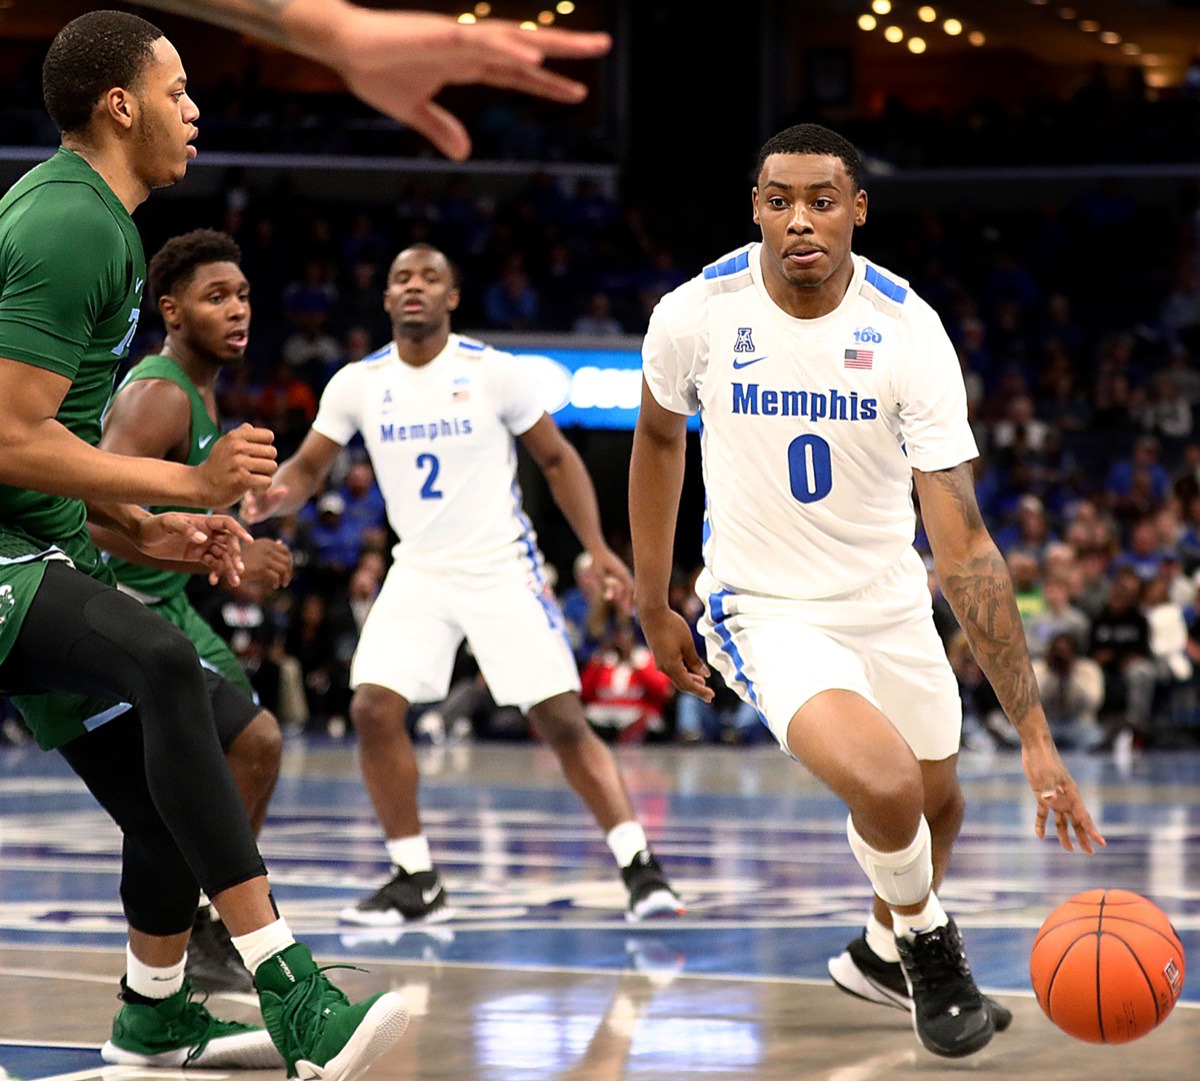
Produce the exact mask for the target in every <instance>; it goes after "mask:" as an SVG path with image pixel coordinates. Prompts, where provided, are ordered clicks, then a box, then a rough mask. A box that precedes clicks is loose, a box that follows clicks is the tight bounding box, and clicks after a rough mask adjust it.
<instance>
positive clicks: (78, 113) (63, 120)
mask: <svg viewBox="0 0 1200 1081" xmlns="http://www.w3.org/2000/svg"><path fill="white" fill-rule="evenodd" d="M162 36H163V32H162V31H161V30H160V29H159V28H158V27H157V26H155V25H154V24H153V23H150V22H147V21H146V20H145V19H141V18H139V17H138V16H136V15H129V14H127V13H125V12H123V11H90V12H88V13H87V14H86V15H80V16H79V18H78V19H72V20H71V21H70V22H69V23H67V25H66V26H64V27H63V28H62V29H61V30H60V31H59V32H58V34H57V35H56V36H55V38H54V40H53V41H52V42H51V43H50V51H49V52H48V53H46V61H45V63H44V64H43V65H42V96H43V97H44V98H45V101H46V111H47V112H48V113H49V114H50V119H51V120H53V121H54V123H55V125H57V127H58V130H59V131H60V132H61V133H62V134H64V135H66V134H68V133H70V132H75V131H82V130H83V129H84V128H86V127H87V126H88V123H89V122H90V121H91V119H92V111H93V110H94V109H95V108H96V102H98V101H99V100H100V98H101V97H102V96H103V95H104V94H106V93H107V92H108V91H109V90H111V89H112V88H113V87H114V86H122V87H127V88H131V89H132V88H135V87H136V86H137V84H138V81H139V80H140V79H141V77H142V74H143V72H144V71H145V70H146V67H147V66H148V65H149V64H150V62H151V61H152V60H153V59H154V43H155V42H156V41H157V40H158V39H159V38H161V37H162Z"/></svg>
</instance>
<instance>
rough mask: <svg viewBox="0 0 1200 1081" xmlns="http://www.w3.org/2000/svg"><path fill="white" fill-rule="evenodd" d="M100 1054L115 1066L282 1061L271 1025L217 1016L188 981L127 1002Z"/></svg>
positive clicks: (261, 1065)
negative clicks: (155, 997) (163, 994)
mask: <svg viewBox="0 0 1200 1081" xmlns="http://www.w3.org/2000/svg"><path fill="white" fill-rule="evenodd" d="M121 988H122V990H124V989H125V981H124V980H122V981H121ZM100 1057H101V1058H103V1059H104V1061H105V1062H110V1063H112V1064H113V1065H114V1066H206V1067H209V1068H211V1069H227V1070H239V1069H240V1070H268V1069H276V1068H278V1067H280V1066H282V1065H283V1056H281V1055H280V1054H279V1052H278V1051H277V1050H276V1049H275V1045H274V1044H273V1043H272V1042H271V1037H270V1034H269V1033H268V1032H267V1031H266V1029H261V1028H255V1027H254V1026H252V1025H242V1024H239V1023H238V1022H236V1021H218V1020H217V1018H215V1017H213V1015H212V1014H211V1013H209V1012H208V1009H207V1008H206V1007H205V1005H204V1000H203V999H197V998H196V997H195V993H194V992H193V991H192V989H191V987H190V986H189V985H188V984H187V983H185V984H184V985H183V987H182V988H181V989H180V990H178V991H176V992H175V994H173V995H171V996H170V997H168V998H164V999H163V1000H162V1001H161V1002H156V1003H154V1004H153V1005H149V1004H146V1003H140V1002H126V1003H124V1004H123V1005H122V1006H121V1010H120V1012H119V1013H118V1014H117V1016H116V1017H115V1018H114V1019H113V1027H112V1038H111V1039H110V1040H109V1041H108V1042H107V1043H106V1044H105V1045H104V1046H103V1047H102V1048H101V1049H100Z"/></svg>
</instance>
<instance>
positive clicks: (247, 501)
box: [238, 486, 288, 525]
mask: <svg viewBox="0 0 1200 1081" xmlns="http://www.w3.org/2000/svg"><path fill="white" fill-rule="evenodd" d="M287 494H288V489H287V488H286V487H285V486H279V487H272V488H268V489H267V490H266V491H265V492H247V493H246V495H245V498H243V499H242V505H241V506H240V507H239V508H238V513H239V514H240V515H241V516H242V519H243V520H244V521H246V522H249V523H250V524H251V525H254V524H255V523H257V522H265V521H266V520H267V519H268V518H271V517H273V516H274V515H275V514H276V513H277V512H278V510H279V508H280V507H281V506H283V501H284V500H285V499H286V498H287Z"/></svg>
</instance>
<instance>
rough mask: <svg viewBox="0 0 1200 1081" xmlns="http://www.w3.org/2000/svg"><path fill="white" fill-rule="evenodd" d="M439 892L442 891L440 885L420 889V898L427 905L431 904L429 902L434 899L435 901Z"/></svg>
mask: <svg viewBox="0 0 1200 1081" xmlns="http://www.w3.org/2000/svg"><path fill="white" fill-rule="evenodd" d="M441 892H442V887H441V886H435V887H434V888H433V889H431V890H422V891H421V900H422V901H424V902H425V903H426V904H427V905H431V904H433V902H434V901H436V900H437V899H438V894H439V893H441Z"/></svg>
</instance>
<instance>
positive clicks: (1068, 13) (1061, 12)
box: [1058, 8, 1075, 20]
mask: <svg viewBox="0 0 1200 1081" xmlns="http://www.w3.org/2000/svg"><path fill="white" fill-rule="evenodd" d="M1058 17H1059V18H1060V19H1068V20H1070V19H1073V18H1075V9H1074V8H1059V9H1058Z"/></svg>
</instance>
